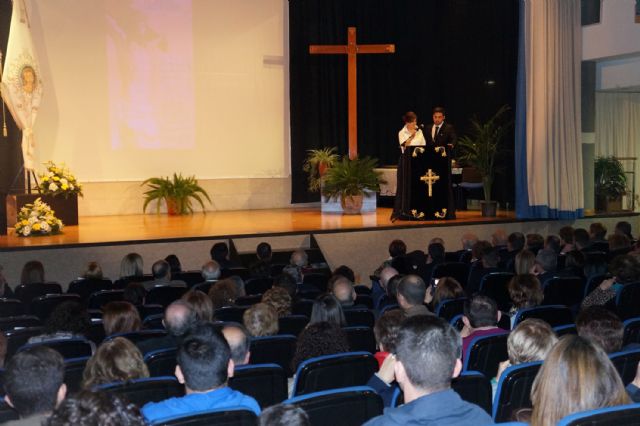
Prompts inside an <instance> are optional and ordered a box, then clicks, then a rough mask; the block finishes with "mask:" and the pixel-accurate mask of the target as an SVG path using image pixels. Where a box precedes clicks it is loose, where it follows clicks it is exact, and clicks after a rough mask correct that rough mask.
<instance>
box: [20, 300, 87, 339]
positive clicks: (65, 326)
mask: <svg viewBox="0 0 640 426" xmlns="http://www.w3.org/2000/svg"><path fill="white" fill-rule="evenodd" d="M90 329H91V319H90V318H89V313H88V312H87V309H86V308H85V307H84V306H83V305H82V304H80V303H78V302H73V301H69V302H63V303H61V304H59V305H58V306H56V307H55V308H54V309H53V312H51V315H49V318H47V320H46V321H45V323H44V327H43V330H42V331H43V334H41V335H39V336H34V337H32V338H30V339H29V343H40V342H44V341H47V340H56V339H76V338H84V337H86V336H87V335H88V333H89V330H90Z"/></svg>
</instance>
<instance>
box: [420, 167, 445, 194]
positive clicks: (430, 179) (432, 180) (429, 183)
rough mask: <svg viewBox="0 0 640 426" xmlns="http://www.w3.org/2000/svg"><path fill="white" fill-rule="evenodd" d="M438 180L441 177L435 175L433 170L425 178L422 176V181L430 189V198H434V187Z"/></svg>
mask: <svg viewBox="0 0 640 426" xmlns="http://www.w3.org/2000/svg"><path fill="white" fill-rule="evenodd" d="M438 179H440V176H438V175H437V174H435V173H433V171H432V170H431V169H429V170H427V174H425V175H424V176H420V180H421V181H423V182H424V183H425V184H426V185H427V186H428V187H429V197H433V191H432V187H433V184H434V183H436V181H437V180H438Z"/></svg>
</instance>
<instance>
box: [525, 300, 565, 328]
mask: <svg viewBox="0 0 640 426" xmlns="http://www.w3.org/2000/svg"><path fill="white" fill-rule="evenodd" d="M515 315H516V318H515V322H514V324H513V327H514V328H515V326H516V325H518V324H520V323H521V322H522V321H524V320H526V319H529V318H537V319H541V320H542V321H545V322H546V323H547V324H549V325H550V326H551V327H559V326H562V325H570V324H573V322H574V320H573V313H572V312H571V309H569V308H567V307H566V306H563V305H545V306H536V307H533V308H526V309H520V310H519V311H518V312H516V314H515Z"/></svg>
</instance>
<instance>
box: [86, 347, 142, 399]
mask: <svg viewBox="0 0 640 426" xmlns="http://www.w3.org/2000/svg"><path fill="white" fill-rule="evenodd" d="M145 377H149V369H148V368H147V365H146V364H145V363H144V361H143V359H142V353H141V352H140V350H139V349H138V348H137V347H136V345H134V344H133V343H131V342H130V341H129V340H127V339H125V338H124V337H116V338H115V339H113V340H108V341H106V342H104V343H103V344H101V345H100V346H99V347H98V350H97V351H96V353H95V354H94V355H93V356H92V357H91V359H89V361H88V362H87V366H86V367H85V369H84V373H83V374H82V387H83V388H84V389H91V388H92V387H94V386H97V385H101V384H104V383H111V382H119V381H123V382H124V381H127V380H133V379H141V378H145Z"/></svg>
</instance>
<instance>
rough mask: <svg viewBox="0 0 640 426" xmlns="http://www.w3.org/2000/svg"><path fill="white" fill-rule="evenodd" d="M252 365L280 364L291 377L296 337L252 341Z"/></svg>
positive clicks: (287, 336)
mask: <svg viewBox="0 0 640 426" xmlns="http://www.w3.org/2000/svg"><path fill="white" fill-rule="evenodd" d="M250 348H251V349H250V350H251V360H250V363H251V364H278V365H279V366H280V367H282V368H283V369H284V371H285V373H286V374H287V377H291V376H292V375H293V372H292V371H291V360H292V359H293V355H294V353H295V351H296V336H292V335H278V336H265V337H254V338H253V339H251V345H250Z"/></svg>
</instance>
